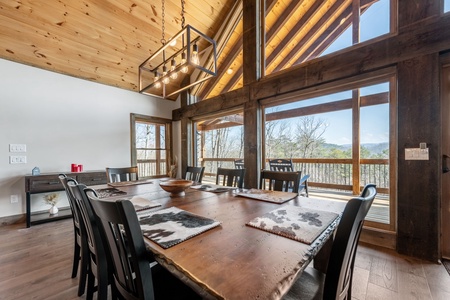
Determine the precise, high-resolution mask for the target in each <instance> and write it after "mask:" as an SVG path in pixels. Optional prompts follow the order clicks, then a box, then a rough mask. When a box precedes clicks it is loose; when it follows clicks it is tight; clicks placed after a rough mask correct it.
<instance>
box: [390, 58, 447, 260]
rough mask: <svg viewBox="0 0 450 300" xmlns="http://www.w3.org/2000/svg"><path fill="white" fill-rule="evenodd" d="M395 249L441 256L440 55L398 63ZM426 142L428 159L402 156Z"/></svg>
mask: <svg viewBox="0 0 450 300" xmlns="http://www.w3.org/2000/svg"><path fill="white" fill-rule="evenodd" d="M398 111H399V115H398V207H397V214H398V221H397V226H398V229H397V231H398V232H397V250H398V252H399V253H402V254H407V255H412V256H415V257H420V258H424V259H427V260H432V261H437V260H438V259H439V226H440V223H439V209H440V207H439V199H440V188H439V187H440V172H439V171H440V169H439V166H440V164H439V149H440V130H439V126H440V102H439V56H438V54H431V55H426V56H422V57H416V58H414V59H411V60H407V61H404V62H401V63H399V64H398ZM421 142H424V143H427V147H428V148H429V158H430V159H429V160H405V148H419V143H421Z"/></svg>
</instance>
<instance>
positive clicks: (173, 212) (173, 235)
mask: <svg viewBox="0 0 450 300" xmlns="http://www.w3.org/2000/svg"><path fill="white" fill-rule="evenodd" d="M139 223H140V224H141V229H142V233H143V235H144V236H146V237H147V238H149V239H150V240H152V241H153V242H155V243H157V244H158V245H160V246H161V247H163V248H164V249H167V248H170V247H172V246H174V245H176V244H179V243H181V242H183V241H185V240H187V239H190V238H192V237H194V236H196V235H199V234H200V233H203V232H205V231H207V230H209V229H211V228H214V227H216V226H219V225H220V222H218V221H215V220H212V219H209V218H205V217H202V216H198V215H195V214H192V213H190V212H187V211H184V210H182V209H179V208H176V207H170V208H165V209H161V210H158V211H155V212H152V213H149V214H148V216H146V217H145V218H141V220H139Z"/></svg>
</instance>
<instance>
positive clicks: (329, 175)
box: [201, 158, 389, 194]
mask: <svg viewBox="0 0 450 300" xmlns="http://www.w3.org/2000/svg"><path fill="white" fill-rule="evenodd" d="M234 160H235V158H203V159H202V160H201V165H202V166H204V167H205V175H206V176H215V175H216V171H217V168H218V167H221V168H234ZM268 160H269V159H267V160H266V166H265V168H266V169H268V168H269V165H268ZM292 162H293V166H294V170H300V171H302V174H309V175H310V178H309V180H308V184H309V185H310V186H316V187H321V188H329V189H337V190H352V185H353V179H352V176H353V169H352V160H351V159H331V158H313V159H311V158H310V159H307V158H293V159H292ZM367 183H374V184H376V185H377V189H378V191H379V192H380V193H386V194H387V193H388V189H389V160H388V159H361V163H360V185H361V186H364V185H365V184H367Z"/></svg>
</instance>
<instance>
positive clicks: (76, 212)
mask: <svg viewBox="0 0 450 300" xmlns="http://www.w3.org/2000/svg"><path fill="white" fill-rule="evenodd" d="M58 177H59V180H60V181H61V184H62V185H63V187H64V190H65V191H66V195H67V200H68V201H69V206H70V210H71V211H72V217H73V225H74V227H75V233H76V234H77V235H80V232H79V230H80V218H81V216H80V212H79V210H78V206H77V205H76V203H75V199H74V197H73V194H72V192H71V191H70V189H69V185H68V183H69V182H72V183H73V184H74V185H77V184H78V182H77V181H76V180H75V179H73V178H70V177H67V176H66V175H65V174H59V176H58Z"/></svg>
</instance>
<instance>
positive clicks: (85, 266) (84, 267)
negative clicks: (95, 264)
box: [78, 251, 90, 297]
mask: <svg viewBox="0 0 450 300" xmlns="http://www.w3.org/2000/svg"><path fill="white" fill-rule="evenodd" d="M83 252H86V251H81V259H80V261H81V267H80V281H79V283H78V296H79V297H80V296H82V295H83V294H84V292H85V290H86V279H87V278H88V275H89V272H90V268H89V255H88V254H87V253H83Z"/></svg>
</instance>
